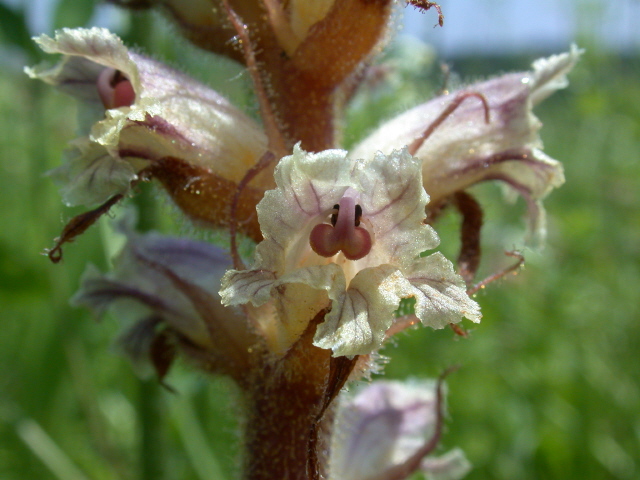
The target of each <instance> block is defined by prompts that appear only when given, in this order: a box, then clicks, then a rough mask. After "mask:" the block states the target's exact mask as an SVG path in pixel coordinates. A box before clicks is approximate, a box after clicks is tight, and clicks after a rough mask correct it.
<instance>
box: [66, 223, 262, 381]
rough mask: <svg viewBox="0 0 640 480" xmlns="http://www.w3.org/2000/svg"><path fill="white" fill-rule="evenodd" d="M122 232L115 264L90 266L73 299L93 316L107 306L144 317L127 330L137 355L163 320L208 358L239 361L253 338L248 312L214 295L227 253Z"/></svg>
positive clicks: (230, 363) (230, 364)
mask: <svg viewBox="0 0 640 480" xmlns="http://www.w3.org/2000/svg"><path fill="white" fill-rule="evenodd" d="M126 233H127V237H128V238H127V243H126V245H125V247H124V249H123V250H122V252H121V253H120V254H119V255H118V257H117V258H116V260H115V262H114V271H113V272H112V273H109V274H101V273H100V272H98V271H97V269H95V267H89V269H88V270H87V272H86V273H85V275H84V277H83V279H82V286H81V289H80V291H79V292H78V293H77V294H76V295H75V296H74V297H73V299H72V302H73V303H74V304H76V305H84V306H87V307H89V308H91V309H92V310H94V311H95V312H96V313H97V314H98V315H102V314H103V313H104V312H105V311H106V310H108V309H113V311H114V312H115V313H116V314H117V315H119V316H123V317H125V318H127V319H128V320H129V321H133V322H142V323H141V326H133V327H131V326H130V327H129V328H128V329H127V331H128V332H129V333H127V334H125V338H126V339H127V340H128V341H129V343H130V345H129V346H130V348H129V350H130V351H131V352H132V353H135V354H136V355H137V356H139V355H140V354H139V351H140V349H141V348H145V347H148V346H149V345H151V338H150V336H153V335H154V332H155V331H156V330H157V329H158V328H160V327H158V325H161V327H162V329H165V328H166V329H169V330H170V331H171V332H173V333H174V334H175V335H177V336H179V338H181V339H183V340H185V341H186V342H187V344H188V345H189V346H192V347H194V348H195V349H197V350H198V351H200V352H205V354H203V355H205V356H207V359H208V360H209V361H211V362H212V363H215V361H217V360H219V359H220V358H222V357H224V359H223V360H224V361H223V362H222V363H221V364H224V368H225V369H227V370H233V369H234V368H241V367H242V365H244V363H245V361H246V355H247V353H246V352H247V351H248V349H249V348H250V347H251V346H252V345H254V344H255V342H256V341H257V339H256V337H255V336H254V334H253V333H252V332H251V331H250V330H249V328H250V327H249V325H248V324H247V322H246V319H245V318H244V317H242V316H241V315H240V314H239V313H238V312H236V311H235V310H233V309H231V308H226V307H223V306H222V304H221V302H220V297H219V295H218V293H217V291H218V290H219V288H220V279H221V278H222V275H223V274H224V272H225V270H226V269H227V268H228V267H229V266H230V264H231V259H230V258H229V256H228V255H227V254H226V253H225V252H224V251H223V250H222V249H220V248H218V247H216V246H214V245H211V244H208V243H205V242H198V241H192V240H188V239H183V238H172V237H164V236H161V235H158V234H155V233H149V234H145V235H138V234H135V233H133V232H126ZM150 318H152V319H154V323H153V325H152V326H150V324H149V322H148V320H149V319H150ZM213 367H214V366H213V365H211V368H213ZM235 373H238V372H235Z"/></svg>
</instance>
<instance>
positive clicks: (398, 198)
mask: <svg viewBox="0 0 640 480" xmlns="http://www.w3.org/2000/svg"><path fill="white" fill-rule="evenodd" d="M275 180H276V185H277V188H275V189H274V190H269V191H267V192H266V193H265V196H264V198H263V200H262V201H261V202H260V203H259V204H258V208H257V210H258V220H259V222H260V226H261V228H262V233H263V236H264V240H263V241H262V242H261V243H260V244H259V245H258V246H257V248H256V256H255V262H254V264H253V265H252V268H251V269H250V270H244V271H235V270H233V271H230V272H228V273H227V274H226V275H225V277H224V278H223V280H222V290H221V292H220V293H221V296H222V301H223V303H224V304H225V305H240V304H247V303H251V304H253V305H254V306H256V307H258V306H261V305H265V304H267V303H268V302H272V304H273V305H274V308H275V310H276V312H277V314H278V321H274V319H273V318H268V319H266V320H265V319H256V323H260V324H262V325H263V330H265V331H269V332H271V333H270V335H268V337H269V338H270V340H268V343H269V344H270V345H277V351H278V352H282V351H286V348H288V346H290V345H291V344H292V342H293V341H295V339H296V338H298V337H299V335H300V334H301V333H302V332H303V331H304V329H305V327H306V325H307V324H308V322H309V321H310V320H311V319H312V318H314V317H315V315H316V314H317V312H319V311H320V310H322V309H323V308H325V307H326V306H327V305H328V304H330V305H331V309H330V311H329V312H328V313H327V314H326V315H325V318H324V322H323V323H321V324H320V325H318V327H317V329H316V333H315V336H314V345H316V346H319V347H321V348H325V349H331V350H332V351H333V354H334V355H335V356H344V355H346V356H351V355H360V354H369V353H372V352H374V351H375V350H376V349H378V348H380V346H381V345H382V343H383V341H384V340H385V338H387V337H386V333H387V331H388V329H389V327H390V326H391V323H392V321H393V318H394V312H395V311H396V310H397V308H398V304H399V302H400V300H401V299H402V298H407V297H416V299H417V304H418V307H419V308H418V310H417V311H418V312H419V314H418V316H419V318H420V320H421V321H422V322H423V323H425V324H426V325H430V326H433V327H436V328H441V327H442V326H443V325H445V324H446V323H449V322H458V321H460V319H461V317H462V316H466V317H468V318H470V319H472V320H474V321H478V320H479V318H480V314H479V310H478V307H477V305H476V303H475V302H474V301H473V300H471V299H469V297H468V296H467V295H466V293H465V289H464V285H463V282H462V280H461V279H460V278H459V277H458V276H457V275H456V274H455V273H454V271H453V267H452V266H451V264H450V263H448V262H447V261H446V260H444V258H443V257H442V256H433V255H432V256H431V257H426V258H422V257H421V256H420V255H421V253H422V252H424V251H425V250H428V249H432V248H434V247H436V246H437V245H438V237H437V235H436V234H435V232H434V231H433V229H432V228H431V227H430V226H428V225H426V224H425V223H424V218H425V206H426V204H427V201H428V196H427V195H426V193H425V192H424V188H423V187H422V180H421V172H420V161H419V160H418V159H416V158H414V157H412V156H411V155H409V154H408V153H407V151H406V149H404V150H399V151H394V152H392V153H391V154H390V155H383V154H380V153H378V154H376V155H374V156H373V157H370V158H366V159H359V160H350V159H349V158H348V156H347V152H345V151H343V150H326V151H323V152H319V153H307V152H304V151H303V150H301V149H300V148H299V147H298V146H296V147H295V148H294V152H293V155H291V156H288V157H284V158H282V159H281V160H280V163H279V164H278V166H277V167H276V170H275ZM319 228H322V229H323V230H322V231H319ZM358 229H362V230H363V231H364V232H366V234H367V237H368V242H370V243H367V244H366V245H365V247H363V245H364V244H363V242H362V239H361V238H360V237H359V236H358V235H356V233H357V232H358V231H359V230H358ZM327 231H329V233H330V234H332V237H331V238H329V240H328V241H325V240H326V239H322V238H321V239H319V236H322V235H325V236H326V232H327ZM321 241H325V244H321V245H320V244H319V242H321ZM345 243H346V245H345ZM351 247H353V248H351ZM329 249H334V250H335V255H333V256H330V255H329V253H330V252H329V251H328V250H329ZM345 250H348V251H345ZM353 252H355V253H356V255H353ZM447 266H448V268H447ZM303 299H304V300H303ZM265 323H268V324H269V325H270V326H271V327H269V328H266V327H264V324H265Z"/></svg>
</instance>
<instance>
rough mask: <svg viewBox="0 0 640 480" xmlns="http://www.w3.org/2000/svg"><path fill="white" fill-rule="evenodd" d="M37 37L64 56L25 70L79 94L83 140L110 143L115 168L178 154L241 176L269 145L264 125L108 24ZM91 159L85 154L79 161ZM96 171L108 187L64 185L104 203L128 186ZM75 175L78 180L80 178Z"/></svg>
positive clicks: (84, 199)
mask: <svg viewBox="0 0 640 480" xmlns="http://www.w3.org/2000/svg"><path fill="white" fill-rule="evenodd" d="M36 42H37V43H38V44H39V45H40V46H41V48H42V49H43V50H44V51H45V52H47V53H53V54H62V55H63V58H62V60H61V61H60V63H59V64H58V65H56V66H54V67H46V66H38V67H34V68H27V69H25V71H26V73H27V74H28V75H29V76H31V77H32V78H37V79H40V80H42V81H44V82H46V83H49V84H51V85H53V86H55V87H57V88H59V89H60V90H62V91H64V92H65V93H68V94H70V95H72V96H74V97H76V98H77V99H78V100H79V104H80V111H79V123H80V138H79V140H78V141H81V142H83V143H87V144H89V147H87V148H86V149H85V150H86V151H95V150H96V149H98V148H101V149H103V151H104V152H106V157H105V158H106V159H110V160H111V164H112V166H113V168H114V169H116V170H118V169H119V168H120V167H119V163H121V162H126V163H129V164H130V166H131V169H132V170H133V174H137V173H139V172H140V171H141V170H142V169H144V168H146V167H147V166H149V162H152V161H154V160H158V159H162V158H166V157H172V158H177V159H180V160H181V161H182V162H184V163H187V164H189V165H194V166H197V167H201V168H205V169H209V170H210V171H211V172H212V173H214V174H215V175H218V176H219V177H221V178H223V179H225V180H228V181H232V182H236V183H237V182H238V181H240V180H241V179H242V178H243V176H244V174H245V173H246V170H247V169H248V168H250V167H251V166H253V165H254V164H255V162H256V161H257V159H259V158H260V156H261V155H262V154H263V153H264V151H265V150H266V148H267V140H266V136H265V134H264V132H263V131H262V129H261V128H260V127H259V126H258V125H257V124H256V123H255V122H254V121H253V120H251V119H250V118H249V117H247V116H246V115H244V114H243V113H242V112H241V111H240V110H238V109H237V108H235V107H234V106H233V105H231V104H230V103H229V102H228V101H227V100H226V99H225V98H223V97H222V96H221V95H219V94H218V93H216V92H215V91H213V90H211V89H209V88H208V87H206V86H204V85H203V84H201V83H199V82H196V81H195V80H193V79H191V78H189V77H188V76H186V75H184V74H182V73H180V72H177V71H176V70H173V69H171V68H169V67H167V66H165V65H163V64H161V63H160V62H157V61H155V60H152V59H150V58H147V57H144V56H142V55H139V54H137V53H133V52H130V51H129V50H127V48H126V47H125V46H124V44H123V43H122V41H121V40H120V38H118V37H117V36H116V35H114V34H113V33H111V32H109V31H108V30H105V29H101V28H91V29H62V30H60V31H58V32H56V35H55V37H54V38H50V37H48V36H46V35H42V36H40V37H37V38H36ZM119 88H123V91H119V90H118V89H119ZM110 89H111V90H110ZM132 95H133V96H134V98H133V101H132V98H131V96H132ZM105 98H107V100H105ZM105 103H106V104H107V105H106V106H105ZM109 107H112V108H109ZM91 161H92V158H91V157H85V156H82V155H81V156H80V157H79V158H78V159H77V161H76V163H75V167H77V166H78V165H82V164H90V163H91ZM103 164H105V163H104V162H103ZM75 167H74V168H75ZM63 169H64V167H63ZM103 171H104V172H106V171H108V169H103ZM94 178H95V181H94V182H93V183H94V184H96V183H98V182H100V181H102V180H103V181H104V183H105V185H104V186H102V188H99V189H98V191H104V192H106V193H104V194H103V195H98V194H96V193H92V192H90V191H85V192H84V194H81V193H80V192H81V190H82V189H85V190H88V189H87V186H86V185H85V184H84V183H80V184H78V185H67V186H65V187H63V188H65V189H66V190H75V191H76V194H75V195H73V196H68V197H67V199H66V201H67V202H68V203H69V202H70V201H71V200H73V203H74V204H77V203H91V204H93V203H102V202H104V201H105V200H107V199H108V198H109V197H111V196H112V195H114V194H116V193H122V192H121V191H119V190H121V188H120V189H119V190H118V191H115V190H114V191H110V190H109V186H110V185H111V183H110V179H111V177H110V176H108V175H107V176H105V177H102V176H97V177H96V176H94ZM68 181H69V182H73V177H70V178H69V179H68ZM271 182H272V181H271V180H270V178H269V176H268V175H266V174H265V175H259V176H258V178H257V179H256V180H255V182H254V183H255V184H261V183H262V184H265V185H268V186H271Z"/></svg>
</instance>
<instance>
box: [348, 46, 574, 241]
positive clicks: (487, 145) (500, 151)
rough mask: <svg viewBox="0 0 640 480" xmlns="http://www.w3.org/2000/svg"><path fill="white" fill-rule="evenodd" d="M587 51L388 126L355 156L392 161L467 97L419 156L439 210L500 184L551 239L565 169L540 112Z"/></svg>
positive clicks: (440, 100)
mask: <svg viewBox="0 0 640 480" xmlns="http://www.w3.org/2000/svg"><path fill="white" fill-rule="evenodd" d="M580 54H581V51H580V50H579V49H578V48H577V47H575V46H573V47H572V48H571V50H570V51H569V52H566V53H563V54H560V55H553V56H551V57H549V58H541V59H539V60H537V61H535V62H534V63H533V69H532V71H530V72H521V73H511V74H506V75H502V76H499V77H496V78H494V79H492V80H488V81H485V82H480V83H475V84H472V85H469V86H468V87H466V88H464V89H463V90H460V91H458V92H453V93H450V94H447V95H442V96H439V97H436V98H434V99H433V100H431V101H429V102H427V103H424V104H422V105H419V106H417V107H415V108H412V109H411V110H408V111H407V112H404V113H402V114H400V115H399V116H397V117H395V118H393V119H391V120H389V121H387V122H385V123H383V124H382V125H381V126H380V127H379V128H378V129H377V130H375V131H374V132H373V133H371V135H369V136H368V137H367V138H366V139H364V140H363V141H362V142H360V143H359V144H358V145H356V146H355V147H354V148H353V149H352V150H351V152H350V153H351V155H352V156H353V157H354V158H367V157H368V156H370V155H372V154H373V153H374V152H376V151H382V152H383V153H385V154H389V153H391V152H392V151H393V150H394V149H397V148H400V147H401V146H403V145H411V144H412V143H413V142H414V141H416V139H419V138H420V137H421V136H422V135H423V133H424V132H425V131H427V130H428V129H429V127H430V126H431V125H432V124H433V122H434V121H435V120H436V119H437V118H438V117H439V116H440V115H441V114H442V112H443V111H444V110H445V109H446V108H447V107H448V106H449V105H450V104H451V103H452V102H453V101H454V99H456V97H457V96H458V95H460V94H464V93H465V92H474V93H476V94H480V95H482V96H483V97H484V98H485V100H486V101H487V103H488V106H489V117H490V118H489V121H488V122H487V121H486V120H485V108H484V106H483V104H482V102H481V101H480V99H479V98H475V97H470V98H466V99H465V100H464V101H463V102H462V103H461V104H460V106H459V107H458V108H457V109H456V110H455V111H454V112H453V113H451V114H450V115H449V116H448V117H447V118H446V119H445V120H444V122H443V123H442V124H441V125H439V126H438V127H437V128H436V129H435V130H434V131H433V133H432V134H431V135H430V136H429V138H428V139H427V140H426V141H425V142H424V143H422V145H421V146H420V147H419V148H418V149H417V151H416V152H415V153H414V155H415V156H416V157H418V158H419V159H421V160H422V178H423V181H424V188H425V190H426V191H427V193H428V194H429V196H430V197H431V204H432V205H437V204H438V203H440V202H441V201H443V200H444V199H446V198H447V197H448V196H449V195H451V194H453V193H455V192H457V191H460V190H464V189H465V188H467V187H469V186H471V185H474V184H476V183H479V182H483V181H486V180H500V181H502V182H505V183H506V184H507V185H509V186H510V187H512V188H513V189H515V190H516V191H517V192H518V193H520V194H521V195H522V196H523V197H524V198H525V200H526V201H527V205H528V208H529V214H530V215H529V216H530V228H531V230H532V232H534V233H538V234H539V235H540V236H543V235H544V217H543V214H544V212H543V210H542V206H541V200H542V199H543V198H544V197H545V196H546V195H547V194H548V193H549V192H550V191H551V190H552V189H553V188H555V187H558V186H560V185H561V184H562V183H563V182H564V175H563V170H562V165H561V164H560V163H559V162H558V161H556V160H554V159H552V158H550V157H549V156H547V155H546V154H545V153H544V152H542V150H541V148H542V142H541V140H540V137H539V135H538V131H539V130H540V127H541V126H542V124H541V123H540V121H539V120H538V119H537V118H536V117H535V116H534V115H533V113H532V108H533V107H534V106H535V105H537V104H538V103H540V102H541V101H542V100H544V99H545V98H546V97H548V96H549V95H551V94H552V93H553V92H554V91H556V90H558V89H560V88H564V87H565V86H566V85H567V79H566V74H567V73H568V72H569V71H570V70H571V69H572V68H573V66H574V65H575V64H576V62H577V61H578V59H579V57H580Z"/></svg>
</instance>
